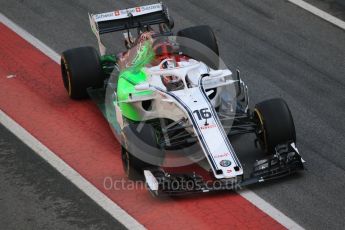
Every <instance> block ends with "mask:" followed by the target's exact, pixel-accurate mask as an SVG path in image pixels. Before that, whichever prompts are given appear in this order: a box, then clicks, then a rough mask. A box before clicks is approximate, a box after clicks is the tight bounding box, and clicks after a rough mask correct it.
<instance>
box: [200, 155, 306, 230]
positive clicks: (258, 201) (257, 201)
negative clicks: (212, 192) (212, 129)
mask: <svg viewBox="0 0 345 230" xmlns="http://www.w3.org/2000/svg"><path fill="white" fill-rule="evenodd" d="M199 165H200V166H201V167H202V168H204V169H205V170H207V171H208V170H209V169H210V166H209V164H208V162H207V161H201V162H199ZM237 193H238V194H239V195H241V196H242V197H243V198H245V199H246V200H248V201H249V202H250V203H252V204H253V205H255V206H256V207H257V208H259V209H260V210H261V211H263V212H264V213H266V214H267V215H269V216H270V217H271V218H272V219H274V220H276V221H277V222H278V223H280V224H281V225H283V226H284V227H285V228H287V229H294V230H297V229H304V228H303V227H302V226H300V225H299V224H297V223H296V222H295V221H293V220H292V219H290V218H289V217H288V216H286V215H285V214H284V213H282V212H281V211H279V210H278V209H276V208H275V207H273V206H272V205H271V204H270V203H268V202H267V201H265V200H264V199H262V198H261V197H259V196H258V195H257V194H256V193H254V192H253V191H251V190H249V189H243V190H239V191H237Z"/></svg>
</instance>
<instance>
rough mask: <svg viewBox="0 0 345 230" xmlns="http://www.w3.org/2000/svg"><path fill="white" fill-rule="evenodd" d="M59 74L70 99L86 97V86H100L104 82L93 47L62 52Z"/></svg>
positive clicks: (99, 63) (98, 58)
mask: <svg viewBox="0 0 345 230" xmlns="http://www.w3.org/2000/svg"><path fill="white" fill-rule="evenodd" d="M61 74H62V80H63V84H64V86H65V89H66V90H67V93H68V95H69V96H70V98H72V99H85V98H88V94H87V89H88V88H90V87H91V88H101V87H102V86H103V84H104V76H103V71H102V66H101V61H100V56H99V54H98V52H97V51H96V50H95V49H94V48H93V47H80V48H75V49H70V50H67V51H65V52H63V53H62V55H61Z"/></svg>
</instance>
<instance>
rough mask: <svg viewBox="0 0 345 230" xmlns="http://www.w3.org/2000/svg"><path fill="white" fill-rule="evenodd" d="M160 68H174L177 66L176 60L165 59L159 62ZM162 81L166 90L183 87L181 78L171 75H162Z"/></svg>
mask: <svg viewBox="0 0 345 230" xmlns="http://www.w3.org/2000/svg"><path fill="white" fill-rule="evenodd" d="M160 67H161V69H174V68H176V67H178V65H177V62H176V60H174V59H167V60H165V61H163V62H162V63H161V66H160ZM161 78H162V83H163V84H164V86H165V87H166V88H167V90H168V91H174V90H180V89H183V88H184V84H183V81H182V79H181V78H179V77H178V76H173V75H164V76H163V75H162V76H161Z"/></svg>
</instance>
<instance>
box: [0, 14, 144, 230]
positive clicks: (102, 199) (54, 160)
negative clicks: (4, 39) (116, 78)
mask: <svg viewBox="0 0 345 230" xmlns="http://www.w3.org/2000/svg"><path fill="white" fill-rule="evenodd" d="M0 22H1V23H3V24H4V25H6V26H7V27H9V28H10V29H11V30H13V31H14V32H16V33H17V34H18V35H19V36H21V37H22V38H24V39H25V40H26V41H28V42H29V43H30V44H32V45H33V46H35V47H36V48H37V49H39V50H40V51H42V52H43V53H44V54H45V55H47V56H48V57H50V58H51V59H52V60H54V61H55V62H57V63H59V62H60V55H58V54H57V53H56V52H55V51H53V50H52V49H51V48H49V47H48V46H46V45H45V44H43V43H42V42H41V41H39V40H38V39H37V38H35V37H34V36H32V35H31V34H29V33H28V32H27V31H25V30H23V29H22V28H20V27H19V26H18V25H16V24H15V23H14V22H12V21H11V20H9V19H8V18H7V17H5V16H4V15H3V14H1V13H0ZM0 123H1V124H2V125H4V126H5V127H6V128H7V129H8V130H9V131H10V132H12V133H13V134H14V135H16V136H17V137H18V138H19V139H20V140H21V141H23V142H24V143H25V144H26V145H27V146H29V147H30V148H31V149H32V150H33V151H34V152H36V153H37V155H39V156H40V157H41V158H43V159H44V160H45V161H47V162H48V163H49V164H50V165H52V166H53V167H54V168H55V169H56V170H57V171H58V172H60V173H61V174H62V175H63V176H64V177H65V178H67V179H68V180H69V181H71V182H72V183H73V184H74V185H76V186H77V187H78V188H79V189H80V190H81V191H83V192H84V193H85V194H86V195H87V196H89V197H90V198H91V199H92V200H93V201H95V202H96V203H97V204H98V205H99V206H101V207H102V208H103V209H104V210H105V211H106V212H108V213H109V214H110V215H111V216H112V217H113V218H115V219H116V220H118V221H119V222H120V223H121V224H123V225H124V226H125V227H126V228H128V229H146V228H145V227H144V226H143V225H141V224H140V223H139V222H138V221H137V220H135V219H134V218H133V217H132V216H130V215H129V214H128V213H127V212H126V211H125V210H123V209H122V208H121V207H119V206H118V205H117V204H116V203H115V202H113V201H112V200H110V199H109V198H108V197H107V196H106V195H104V194H103V193H102V192H101V191H100V190H98V189H97V188H96V187H95V186H94V185H92V184H91V183H90V182H89V181H87V180H86V179H85V178H84V177H82V176H81V175H80V174H79V173H78V172H77V171H75V170H74V169H73V168H71V167H70V166H69V165H68V164H66V163H65V162H64V161H63V160H62V159H60V158H59V157H58V156H57V155H56V154H55V153H53V152H52V151H50V150H49V149H48V148H47V147H46V146H44V145H43V144H42V143H41V142H40V141H39V140H37V139H36V138H35V137H33V136H32V135H31V134H30V133H29V132H27V131H26V130H25V129H24V128H23V127H21V126H20V125H19V124H18V123H16V122H15V121H14V120H13V119H12V118H10V117H9V116H7V115H6V114H5V113H4V112H3V111H2V110H1V109H0Z"/></svg>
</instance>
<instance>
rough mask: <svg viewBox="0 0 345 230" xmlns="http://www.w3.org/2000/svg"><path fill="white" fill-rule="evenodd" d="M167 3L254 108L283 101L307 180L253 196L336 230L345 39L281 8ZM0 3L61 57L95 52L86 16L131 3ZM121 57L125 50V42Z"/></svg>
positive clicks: (243, 151) (243, 145) (250, 150)
mask: <svg viewBox="0 0 345 230" xmlns="http://www.w3.org/2000/svg"><path fill="white" fill-rule="evenodd" d="M165 2H166V3H167V5H168V6H169V9H170V13H171V15H172V16H173V17H174V19H175V25H176V28H175V31H177V30H178V29H179V28H185V27H188V26H192V25H197V24H208V25H210V26H212V27H213V28H214V31H215V32H216V35H217V37H218V42H219V46H220V49H221V56H222V58H223V59H224V61H225V63H227V64H228V66H229V68H230V69H233V70H234V69H235V68H240V69H241V70H242V74H243V76H242V78H243V79H244V80H245V81H246V83H247V84H248V86H249V89H250V96H251V104H253V105H254V104H255V103H256V102H260V101H262V100H264V99H268V98H272V97H282V98H284V99H285V100H286V101H287V102H288V104H289V106H290V109H291V111H292V114H293V116H294V119H295V124H296V130H297V138H298V147H299V149H300V152H301V153H302V154H303V157H304V159H305V160H306V161H307V163H308V171H306V172H303V173H301V174H298V175H296V176H293V177H290V178H287V179H284V180H282V181H280V182H272V183H266V184H264V185H260V186H252V187H251V188H250V189H251V190H253V191H254V192H256V193H257V194H258V195H259V196H261V197H262V198H264V199H265V200H266V201H268V202H269V203H271V204H272V205H274V206H275V207H276V208H278V209H279V210H280V211H282V212H283V213H285V214H286V215H288V216H289V217H290V218H292V219H293V220H294V221H296V222H297V223H299V224H300V225H301V226H303V227H305V228H308V229H325V228H330V229H342V228H343V226H344V225H345V219H344V216H345V195H344V192H343V191H344V189H345V179H344V178H345V173H344V169H345V158H344V152H345V150H344V149H345V134H344V133H345V132H344V131H345V119H344V117H345V109H344V108H345V78H344V76H345V68H344V65H345V64H344V60H345V31H343V30H341V29H339V28H337V27H335V26H333V25H331V24H329V23H327V22H325V21H323V20H322V19H320V18H317V17H316V16H314V15H312V14H310V13H308V12H306V11H304V10H302V9H300V8H298V7H296V6H294V5H292V4H290V3H288V2H286V1H282V0H278V1H273V0H271V1H267V0H263V1H247V0H245V1H217V2H216V3H215V2H213V1H206V0H201V1H188V2H187V1H184V2H183V4H182V3H180V2H177V1H165ZM145 3H147V2H145V1H140V4H145ZM0 4H1V8H0V9H1V12H2V13H3V14H5V15H6V16H7V17H9V18H10V19H11V20H13V21H14V22H16V23H17V24H19V25H20V26H22V27H23V28H24V29H26V30H27V31H29V32H30V33H31V34H33V35H34V36H36V37H37V38H38V39H40V40H42V41H43V42H44V43H45V44H47V45H48V46H49V47H51V48H53V49H54V50H55V51H57V52H62V51H63V50H65V49H68V48H72V47H78V46H84V45H95V44H96V41H95V38H94V37H93V35H92V34H91V32H90V29H89V25H88V18H87V13H88V12H102V11H107V10H109V6H112V5H114V8H123V7H128V6H133V5H137V2H135V1H116V2H115V1H102V2H96V1H67V0H65V1H5V0H0ZM114 42H117V41H114ZM117 48H118V51H120V50H121V48H122V42H119V46H118V47H117ZM93 125H94V124H93ZM248 141H252V137H243V138H241V139H239V140H235V141H234V142H235V143H234V144H235V148H236V150H237V152H238V155H239V157H240V159H241V160H243V161H244V162H245V163H246V162H248V163H249V162H250V160H251V158H252V156H253V155H257V156H258V155H260V153H258V152H257V150H255V148H254V145H248V144H247V142H248ZM207 199H209V198H207ZM229 205H230V204H229ZM206 208H207V207H206ZM248 218H250V217H248ZM194 221H195V220H194ZM210 227H212V226H210Z"/></svg>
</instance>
